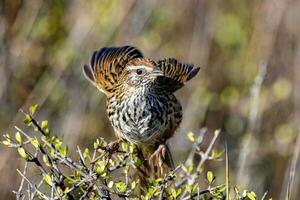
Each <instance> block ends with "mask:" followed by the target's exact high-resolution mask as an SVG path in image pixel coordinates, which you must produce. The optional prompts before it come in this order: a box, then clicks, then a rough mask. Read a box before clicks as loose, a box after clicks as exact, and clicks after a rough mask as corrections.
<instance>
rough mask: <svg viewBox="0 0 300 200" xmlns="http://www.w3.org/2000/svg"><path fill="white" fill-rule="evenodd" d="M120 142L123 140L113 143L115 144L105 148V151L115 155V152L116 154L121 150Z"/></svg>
mask: <svg viewBox="0 0 300 200" xmlns="http://www.w3.org/2000/svg"><path fill="white" fill-rule="evenodd" d="M120 142H121V140H120V139H118V140H116V141H113V142H111V143H109V144H108V145H107V146H106V147H105V150H106V151H108V152H109V153H110V154H113V153H114V152H116V151H117V150H118V149H119V146H120Z"/></svg>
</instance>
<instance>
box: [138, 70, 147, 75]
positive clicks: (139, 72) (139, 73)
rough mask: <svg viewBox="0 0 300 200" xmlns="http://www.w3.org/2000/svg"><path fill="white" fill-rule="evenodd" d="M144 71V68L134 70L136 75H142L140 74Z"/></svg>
mask: <svg viewBox="0 0 300 200" xmlns="http://www.w3.org/2000/svg"><path fill="white" fill-rule="evenodd" d="M144 73H145V70H144V69H137V70H136V74H137V75H142V74H144Z"/></svg>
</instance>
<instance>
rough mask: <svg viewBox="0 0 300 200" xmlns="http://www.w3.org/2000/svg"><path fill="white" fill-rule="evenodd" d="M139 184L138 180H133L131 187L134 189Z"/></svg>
mask: <svg viewBox="0 0 300 200" xmlns="http://www.w3.org/2000/svg"><path fill="white" fill-rule="evenodd" d="M136 185H137V182H136V181H132V182H131V189H132V190H133V189H134V188H135V187H136Z"/></svg>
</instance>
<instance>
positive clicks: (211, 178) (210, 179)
mask: <svg viewBox="0 0 300 200" xmlns="http://www.w3.org/2000/svg"><path fill="white" fill-rule="evenodd" d="M206 179H207V181H208V183H209V184H212V183H213V181H214V179H215V177H214V174H213V172H212V171H208V172H207V174H206Z"/></svg>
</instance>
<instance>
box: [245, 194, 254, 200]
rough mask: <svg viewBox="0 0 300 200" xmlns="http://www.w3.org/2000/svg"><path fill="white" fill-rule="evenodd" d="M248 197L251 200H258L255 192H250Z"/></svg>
mask: <svg viewBox="0 0 300 200" xmlns="http://www.w3.org/2000/svg"><path fill="white" fill-rule="evenodd" d="M247 197H248V198H249V199H250V200H256V194H255V193H254V192H249V193H247Z"/></svg>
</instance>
